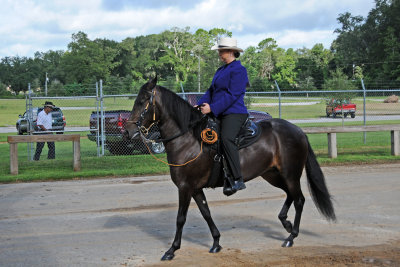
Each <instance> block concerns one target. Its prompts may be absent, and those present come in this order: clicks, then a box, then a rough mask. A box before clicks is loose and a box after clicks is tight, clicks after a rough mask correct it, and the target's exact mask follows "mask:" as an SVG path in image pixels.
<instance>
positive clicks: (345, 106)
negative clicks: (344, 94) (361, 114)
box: [326, 99, 357, 118]
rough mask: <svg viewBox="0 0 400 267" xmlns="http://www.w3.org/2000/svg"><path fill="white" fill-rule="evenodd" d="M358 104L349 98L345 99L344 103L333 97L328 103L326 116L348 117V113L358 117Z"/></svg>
mask: <svg viewBox="0 0 400 267" xmlns="http://www.w3.org/2000/svg"><path fill="white" fill-rule="evenodd" d="M356 109H357V107H356V104H353V103H351V102H350V101H349V100H343V101H342V103H340V101H338V100H336V99H331V100H330V101H329V102H328V103H327V105H326V116H327V117H329V116H330V115H332V117H334V118H336V115H342V114H343V116H344V117H345V118H346V117H347V116H348V115H350V117H352V118H355V117H356Z"/></svg>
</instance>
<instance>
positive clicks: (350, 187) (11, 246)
mask: <svg viewBox="0 0 400 267" xmlns="http://www.w3.org/2000/svg"><path fill="white" fill-rule="evenodd" d="M323 170H324V172H325V175H326V177H327V183H328V186H329V188H330V190H331V193H332V194H333V195H334V197H335V207H336V215H337V217H338V222H337V223H335V224H332V223H328V222H326V221H325V220H324V219H323V218H322V217H321V216H320V215H319V214H318V212H317V210H316V208H315V206H314V204H313V203H312V201H311V199H310V197H309V195H308V189H307V186H306V185H305V179H302V182H303V184H302V187H303V191H304V195H305V197H306V205H305V208H304V212H303V220H302V223H301V229H300V236H299V237H298V238H297V239H296V240H295V246H296V247H307V246H317V247H318V246H320V247H324V246H328V245H337V246H367V245H373V244H383V243H387V242H389V241H391V240H400V206H399V205H398V204H399V203H400V194H399V192H400V164H388V165H369V166H350V167H329V168H323ZM206 196H207V198H208V201H209V205H210V208H211V212H212V214H213V218H214V220H215V222H216V224H217V226H218V228H219V230H220V231H221V234H222V237H221V245H222V246H223V247H224V249H223V250H222V251H221V253H227V252H228V251H232V250H233V251H234V250H240V251H241V252H242V253H246V251H247V252H254V251H259V250H261V249H266V248H268V249H280V245H281V243H282V240H283V239H284V238H285V237H286V235H287V233H286V232H285V231H284V229H283V228H282V226H281V225H280V223H279V222H278V219H277V214H278V212H279V210H280V208H281V206H282V204H283V201H284V195H283V192H282V191H280V190H279V189H276V188H273V187H272V186H270V185H268V184H267V183H266V182H265V181H263V180H262V179H260V178H257V179H255V180H253V181H251V182H249V183H248V188H247V189H246V190H244V191H241V192H239V193H237V194H235V195H234V196H231V197H229V198H227V197H225V196H224V195H223V194H222V193H221V190H220V189H217V190H211V189H210V190H206ZM192 204H193V203H192ZM176 205H177V192H176V188H175V186H174V185H173V184H172V182H171V181H170V180H169V177H168V176H152V177H133V178H114V179H97V180H84V181H79V180H76V181H62V182H45V183H21V184H4V185H0V266H121V265H122V266H142V265H146V264H152V263H159V259H160V257H161V256H162V255H163V253H164V252H165V251H166V249H168V248H169V246H170V243H171V241H172V238H173V235H174V230H175V217H176V211H177V208H176ZM289 214H290V216H293V214H292V213H289ZM211 242H212V239H211V235H210V233H209V230H208V228H207V226H206V223H205V222H204V221H203V219H202V218H201V215H200V213H199V211H198V209H197V208H196V207H195V206H194V205H192V206H191V208H190V210H189V216H188V219H187V222H186V225H185V229H184V233H183V241H182V249H181V250H180V251H178V252H177V253H176V258H175V259H174V261H176V263H179V261H180V260H182V259H184V258H185V257H186V260H188V257H189V260H190V259H191V258H190V257H194V255H201V253H202V252H205V254H203V255H201V257H202V259H201V260H202V261H204V262H207V259H209V257H213V255H210V254H208V253H207V252H206V251H207V250H208V248H209V246H211ZM199 251H200V252H199ZM199 253H200V254H199ZM221 255H223V254H221ZM210 259H211V258H210ZM202 266H207V265H202Z"/></svg>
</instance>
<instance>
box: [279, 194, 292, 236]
mask: <svg viewBox="0 0 400 267" xmlns="http://www.w3.org/2000/svg"><path fill="white" fill-rule="evenodd" d="M292 203H293V199H292V197H291V196H290V194H289V193H288V192H286V200H285V203H284V204H283V207H282V209H281V212H279V215H278V218H279V220H280V221H281V223H282V225H283V227H284V228H285V229H286V231H287V232H288V233H291V232H292V223H291V222H290V221H289V220H287V214H288V211H289V208H290V205H292Z"/></svg>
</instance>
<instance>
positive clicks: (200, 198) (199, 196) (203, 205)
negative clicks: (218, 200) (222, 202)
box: [193, 190, 222, 253]
mask: <svg viewBox="0 0 400 267" xmlns="http://www.w3.org/2000/svg"><path fill="white" fill-rule="evenodd" d="M193 198H194V200H195V201H196V203H197V206H198V207H199V210H200V212H201V215H203V218H204V219H205V220H206V222H207V224H208V227H209V228H210V231H211V235H212V237H213V239H214V243H213V245H212V247H211V249H210V253H217V252H219V251H220V250H221V249H222V247H221V246H220V245H219V238H220V236H221V235H220V233H219V231H218V228H217V226H215V223H214V221H213V219H212V218H211V213H210V209H209V208H208V204H207V200H206V196H205V195H204V192H203V190H199V191H197V192H196V193H194V194H193Z"/></svg>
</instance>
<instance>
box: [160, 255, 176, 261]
mask: <svg viewBox="0 0 400 267" xmlns="http://www.w3.org/2000/svg"><path fill="white" fill-rule="evenodd" d="M174 256H175V254H169V253H165V254H164V256H162V258H161V260H162V261H170V260H172V259H173V258H174Z"/></svg>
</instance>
